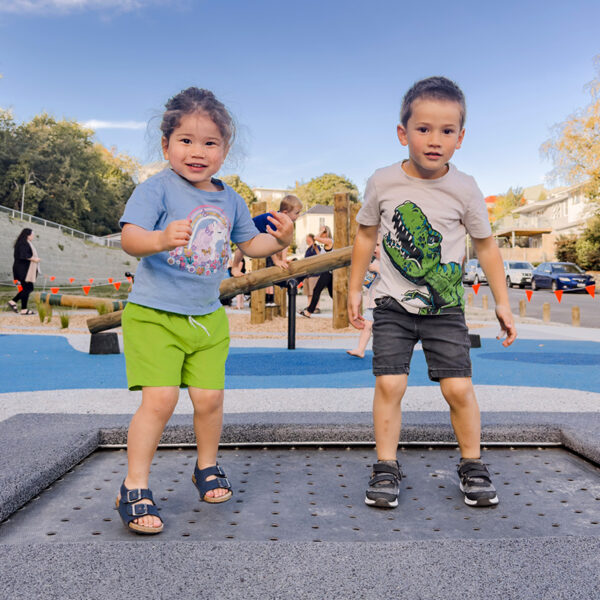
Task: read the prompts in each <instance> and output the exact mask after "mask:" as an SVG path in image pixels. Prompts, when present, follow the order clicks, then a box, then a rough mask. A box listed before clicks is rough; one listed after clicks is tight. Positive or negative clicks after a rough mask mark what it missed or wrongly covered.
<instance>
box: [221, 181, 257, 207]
mask: <svg viewBox="0 0 600 600" xmlns="http://www.w3.org/2000/svg"><path fill="white" fill-rule="evenodd" d="M221 179H222V180H223V181H224V182H225V183H226V184H227V185H230V186H231V187H232V188H233V189H234V190H235V191H236V192H237V193H238V194H239V195H240V196H241V197H242V198H243V199H244V200H245V201H246V204H247V205H248V206H250V205H251V204H252V203H253V202H256V200H257V198H256V195H255V194H254V192H253V191H252V189H251V188H250V186H249V185H248V184H247V183H244V182H243V181H242V180H241V178H240V176H239V175H225V177H221Z"/></svg>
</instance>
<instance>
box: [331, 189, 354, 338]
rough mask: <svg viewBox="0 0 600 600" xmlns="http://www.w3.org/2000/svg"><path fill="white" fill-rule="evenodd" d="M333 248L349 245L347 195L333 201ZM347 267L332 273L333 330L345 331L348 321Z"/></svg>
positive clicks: (348, 200)
mask: <svg viewBox="0 0 600 600" xmlns="http://www.w3.org/2000/svg"><path fill="white" fill-rule="evenodd" d="M333 202H334V204H333V227H334V230H335V231H334V233H333V247H334V248H336V249H338V248H345V247H346V246H348V243H349V238H350V236H349V214H350V211H349V204H350V198H349V196H348V194H347V193H342V194H336V195H335V196H334V200H333ZM348 275H349V269H348V267H344V268H343V269H337V270H336V271H334V272H333V323H332V325H333V328H334V329H345V328H346V327H348V325H349V321H348Z"/></svg>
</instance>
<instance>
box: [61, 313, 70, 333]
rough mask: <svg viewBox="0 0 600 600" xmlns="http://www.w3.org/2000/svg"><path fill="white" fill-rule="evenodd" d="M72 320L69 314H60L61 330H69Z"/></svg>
mask: <svg viewBox="0 0 600 600" xmlns="http://www.w3.org/2000/svg"><path fill="white" fill-rule="evenodd" d="M70 319H71V316H70V315H69V313H64V312H63V313H60V328H61V329H68V327H69V320H70Z"/></svg>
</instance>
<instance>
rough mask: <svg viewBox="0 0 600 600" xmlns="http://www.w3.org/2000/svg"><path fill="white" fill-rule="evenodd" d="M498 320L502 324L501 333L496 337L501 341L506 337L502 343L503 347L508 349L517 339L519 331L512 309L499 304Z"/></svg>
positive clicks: (497, 310)
mask: <svg viewBox="0 0 600 600" xmlns="http://www.w3.org/2000/svg"><path fill="white" fill-rule="evenodd" d="M496 318H497V319H498V322H499V323H500V333H499V334H498V335H497V336H496V339H497V340H501V339H502V338H503V337H504V336H506V339H505V340H504V341H503V342H502V345H503V346H504V347H505V348H506V347H507V346H510V345H511V344H512V343H513V342H514V341H515V340H516V339H517V330H516V328H515V322H514V319H513V316H512V312H511V311H510V307H509V306H504V305H502V304H497V305H496Z"/></svg>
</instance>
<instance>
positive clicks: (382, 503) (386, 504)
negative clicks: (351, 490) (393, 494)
mask: <svg viewBox="0 0 600 600" xmlns="http://www.w3.org/2000/svg"><path fill="white" fill-rule="evenodd" d="M365 504H367V505H368V506H377V507H378V508H396V506H398V499H397V498H396V500H393V501H392V502H390V501H389V500H386V499H385V498H377V499H376V500H371V498H365Z"/></svg>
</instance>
